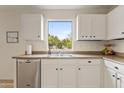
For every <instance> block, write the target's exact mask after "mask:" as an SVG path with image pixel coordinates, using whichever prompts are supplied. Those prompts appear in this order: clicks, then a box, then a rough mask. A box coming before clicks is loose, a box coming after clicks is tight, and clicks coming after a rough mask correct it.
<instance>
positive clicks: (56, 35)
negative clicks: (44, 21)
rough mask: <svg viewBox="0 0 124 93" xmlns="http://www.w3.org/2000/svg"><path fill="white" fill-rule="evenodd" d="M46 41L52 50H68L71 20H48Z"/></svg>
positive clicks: (69, 46) (70, 45)
mask: <svg viewBox="0 0 124 93" xmlns="http://www.w3.org/2000/svg"><path fill="white" fill-rule="evenodd" d="M48 31H49V36H48V43H49V48H50V49H52V50H61V49H63V50H70V49H71V48H72V35H71V33H72V32H71V31H72V21H49V22H48Z"/></svg>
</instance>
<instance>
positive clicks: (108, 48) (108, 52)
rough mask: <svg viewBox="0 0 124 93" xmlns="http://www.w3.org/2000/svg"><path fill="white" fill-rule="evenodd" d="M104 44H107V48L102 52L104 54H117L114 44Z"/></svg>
mask: <svg viewBox="0 0 124 93" xmlns="http://www.w3.org/2000/svg"><path fill="white" fill-rule="evenodd" d="M104 46H105V48H104V49H103V50H102V53H103V54H104V55H114V54H115V52H114V50H112V46H113V45H112V44H110V43H108V44H105V45H104Z"/></svg>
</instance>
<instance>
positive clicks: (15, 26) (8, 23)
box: [0, 13, 24, 79]
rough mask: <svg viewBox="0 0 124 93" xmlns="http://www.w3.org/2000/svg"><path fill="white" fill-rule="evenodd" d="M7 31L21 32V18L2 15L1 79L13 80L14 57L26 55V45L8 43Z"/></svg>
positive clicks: (0, 18)
mask: <svg viewBox="0 0 124 93" xmlns="http://www.w3.org/2000/svg"><path fill="white" fill-rule="evenodd" d="M6 31H20V16H19V15H17V14H10V13H0V79H13V70H14V61H15V60H12V56H15V55H19V54H23V53H24V43H23V42H22V40H21V38H20V42H19V44H8V43H6Z"/></svg>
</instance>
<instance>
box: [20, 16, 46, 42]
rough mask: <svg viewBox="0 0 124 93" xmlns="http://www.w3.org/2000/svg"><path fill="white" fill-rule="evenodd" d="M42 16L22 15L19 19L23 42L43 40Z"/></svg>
mask: <svg viewBox="0 0 124 93" xmlns="http://www.w3.org/2000/svg"><path fill="white" fill-rule="evenodd" d="M43 22H44V21H43V15H41V14H24V15H22V17H21V26H22V27H21V28H22V31H21V33H22V34H21V35H22V38H23V39H24V40H43Z"/></svg>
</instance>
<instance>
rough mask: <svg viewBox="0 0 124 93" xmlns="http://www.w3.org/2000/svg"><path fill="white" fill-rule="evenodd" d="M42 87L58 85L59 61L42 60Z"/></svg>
mask: <svg viewBox="0 0 124 93" xmlns="http://www.w3.org/2000/svg"><path fill="white" fill-rule="evenodd" d="M41 69H42V70H41V72H42V73H41V74H42V81H41V83H42V85H41V86H42V87H44V88H57V87H58V62H57V61H55V60H42V68H41Z"/></svg>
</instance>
